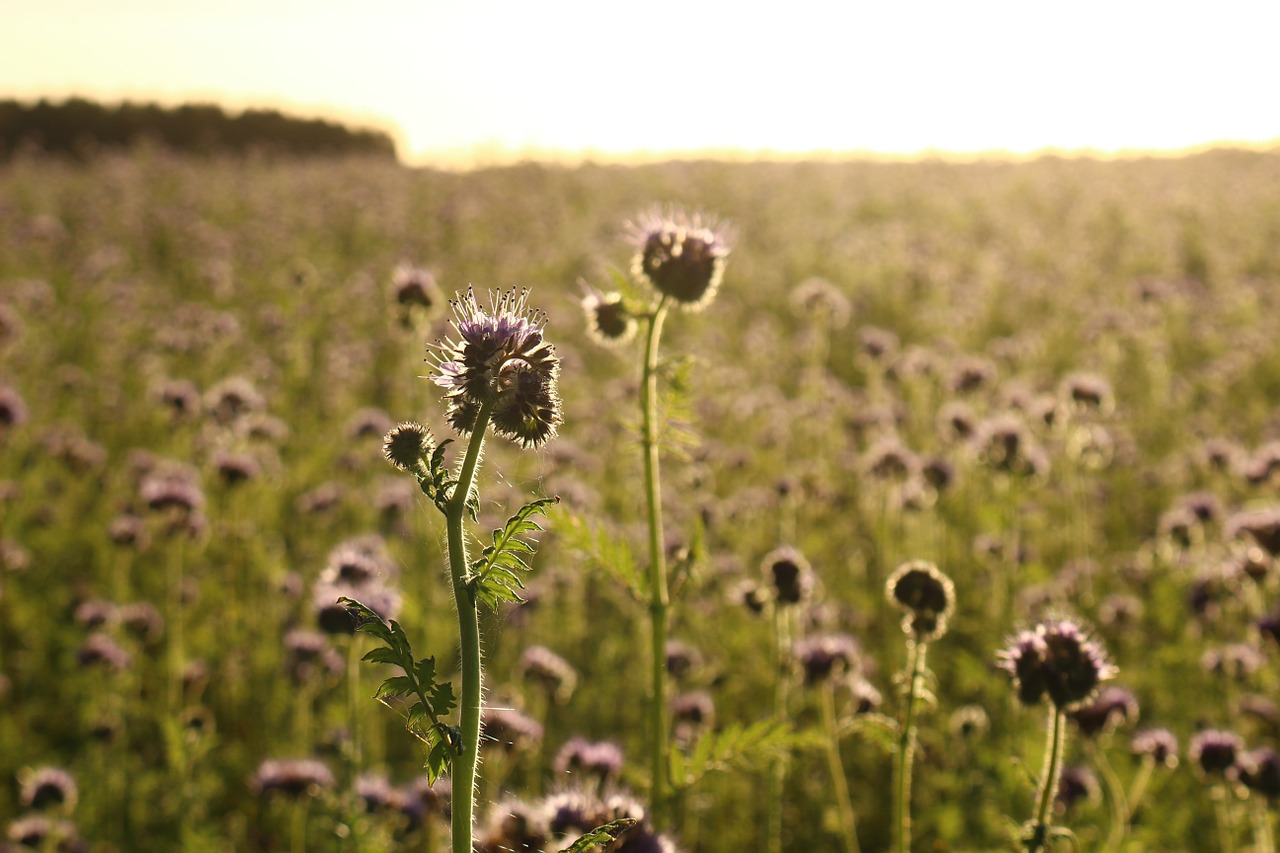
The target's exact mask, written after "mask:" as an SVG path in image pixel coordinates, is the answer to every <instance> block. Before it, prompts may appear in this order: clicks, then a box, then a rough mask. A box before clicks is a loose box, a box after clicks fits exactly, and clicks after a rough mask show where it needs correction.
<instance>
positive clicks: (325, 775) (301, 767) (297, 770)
mask: <svg viewBox="0 0 1280 853" xmlns="http://www.w3.org/2000/svg"><path fill="white" fill-rule="evenodd" d="M333 786H334V778H333V771H331V770H330V769H329V768H328V767H327V766H326V765H325V764H324V763H323V762H321V761H317V760H316V759H313V758H302V759H284V760H277V759H268V760H266V761H264V762H262V764H260V765H258V772H257V773H256V774H255V775H254V778H253V788H254V790H256V791H257V792H258V793H259V794H262V795H264V796H265V795H266V794H269V793H271V792H272V791H280V792H281V793H283V794H286V795H288V796H290V797H299V796H302V795H303V794H309V795H311V796H315V795H316V794H317V793H319V792H320V791H321V790H322V789H325V788H332V787H333Z"/></svg>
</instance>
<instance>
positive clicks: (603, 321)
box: [582, 284, 636, 346]
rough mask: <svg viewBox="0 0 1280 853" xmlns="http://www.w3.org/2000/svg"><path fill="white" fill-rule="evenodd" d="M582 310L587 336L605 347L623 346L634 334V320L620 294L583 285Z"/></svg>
mask: <svg viewBox="0 0 1280 853" xmlns="http://www.w3.org/2000/svg"><path fill="white" fill-rule="evenodd" d="M583 291H584V293H583V297H582V310H583V312H584V313H585V314H586V315H587V334H588V335H590V336H591V339H592V340H594V341H595V342H596V343H599V344H604V345H605V346H613V345H615V344H624V343H626V342H627V341H629V340H631V338H632V337H634V336H635V333H636V318H635V316H634V315H632V313H631V312H630V311H629V310H627V304H626V302H625V301H623V299H622V294H621V293H618V292H616V291H612V292H607V293H606V292H604V291H600V290H596V289H595V288H594V287H591V286H590V285H587V284H584V285H583Z"/></svg>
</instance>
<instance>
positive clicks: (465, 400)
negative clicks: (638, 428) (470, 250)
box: [433, 289, 561, 447]
mask: <svg viewBox="0 0 1280 853" xmlns="http://www.w3.org/2000/svg"><path fill="white" fill-rule="evenodd" d="M528 298H529V291H527V290H523V291H519V292H517V291H515V290H508V291H506V292H505V293H502V294H500V295H495V296H494V297H493V298H492V303H491V307H490V308H489V309H488V310H486V309H484V308H481V307H480V304H479V303H478V302H477V301H476V295H475V292H474V291H473V290H470V289H468V291H467V293H466V295H464V296H461V297H459V298H458V299H457V300H455V301H454V302H453V312H454V320H453V326H454V329H455V330H456V332H457V340H451V341H445V342H443V343H441V344H440V345H439V346H438V349H437V351H436V352H435V353H434V358H435V362H436V375H435V376H434V377H433V378H434V381H435V383H436V384H437V385H439V386H440V387H442V388H444V389H445V401H446V403H447V404H448V407H449V410H448V413H447V416H446V417H447V419H448V421H449V425H450V426H452V427H453V428H454V429H455V430H457V431H458V432H460V433H464V434H466V433H470V432H471V430H472V428H473V427H474V426H475V422H476V417H477V416H478V415H479V414H480V409H481V408H482V407H484V406H490V407H491V417H492V423H493V427H494V430H495V431H496V432H497V433H498V434H499V435H501V436H504V437H506V438H509V439H511V440H512V441H515V442H517V443H518V444H520V445H522V446H524V447H538V446H541V445H542V444H545V443H546V442H547V441H548V440H550V439H551V438H552V437H553V436H554V435H555V434H556V428H557V427H558V426H559V425H560V422H561V414H560V397H559V394H558V392H557V390H556V383H557V381H558V379H559V375H560V360H559V359H558V358H557V357H556V354H555V348H554V347H553V346H551V344H549V343H547V342H546V341H545V340H544V339H543V336H542V327H543V323H544V320H545V318H544V317H543V316H542V315H541V314H539V313H537V312H534V311H532V310H531V309H529V308H528Z"/></svg>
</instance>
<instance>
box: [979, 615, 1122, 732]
mask: <svg viewBox="0 0 1280 853" xmlns="http://www.w3.org/2000/svg"><path fill="white" fill-rule="evenodd" d="M999 666H1000V667H1001V669H1004V670H1005V671H1007V672H1008V673H1009V674H1010V675H1012V676H1013V678H1014V681H1015V682H1016V683H1017V689H1018V699H1019V701H1021V702H1022V703H1023V704H1024V705H1035V704H1036V703H1038V702H1039V701H1040V699H1041V697H1043V696H1044V695H1045V694H1048V696H1049V701H1051V702H1053V704H1054V705H1055V706H1056V707H1058V708H1060V709H1063V710H1068V711H1069V710H1071V709H1072V708H1074V707H1076V706H1077V705H1079V704H1080V703H1081V702H1083V701H1084V700H1086V699H1088V698H1089V697H1090V696H1092V695H1093V691H1094V689H1096V688H1097V686H1098V685H1099V684H1100V683H1102V682H1103V681H1107V680H1108V679H1111V678H1113V677H1114V676H1115V673H1116V669H1115V667H1114V666H1112V665H1111V662H1110V661H1109V660H1108V659H1107V654H1106V652H1105V651H1103V649H1102V646H1100V645H1099V644H1098V643H1097V642H1096V641H1095V640H1093V639H1090V638H1089V636H1088V635H1087V634H1086V633H1085V632H1084V630H1083V629H1081V628H1080V626H1079V625H1077V624H1076V623H1075V622H1072V621H1071V620H1069V619H1055V620H1051V621H1048V622H1041V623H1040V624H1039V625H1036V627H1035V629H1034V630H1031V631H1022V632H1021V633H1019V634H1018V635H1017V636H1016V637H1013V638H1011V640H1010V642H1009V647H1008V648H1006V649H1005V650H1004V651H1002V652H1001V653H1000V662H999Z"/></svg>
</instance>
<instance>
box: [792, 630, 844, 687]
mask: <svg viewBox="0 0 1280 853" xmlns="http://www.w3.org/2000/svg"><path fill="white" fill-rule="evenodd" d="M791 654H792V656H793V657H794V658H795V659H796V660H797V661H799V663H800V666H801V667H802V668H803V669H804V682H805V684H808V685H810V686H812V685H815V684H821V683H822V682H825V681H827V680H828V679H831V678H836V677H839V676H841V675H844V674H845V673H848V672H853V671H855V670H857V669H858V667H859V661H860V658H861V649H860V648H859V647H858V641H857V640H855V639H854V638H853V637H852V636H850V635H849V634H819V635H817V636H814V637H806V638H805V639H803V640H799V641H797V642H796V644H795V645H794V646H793V647H792V649H791Z"/></svg>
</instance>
